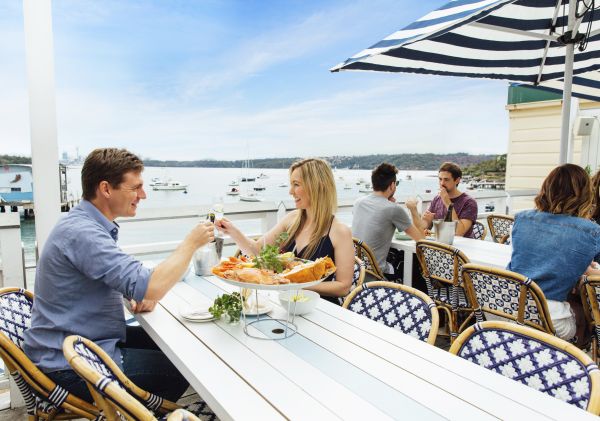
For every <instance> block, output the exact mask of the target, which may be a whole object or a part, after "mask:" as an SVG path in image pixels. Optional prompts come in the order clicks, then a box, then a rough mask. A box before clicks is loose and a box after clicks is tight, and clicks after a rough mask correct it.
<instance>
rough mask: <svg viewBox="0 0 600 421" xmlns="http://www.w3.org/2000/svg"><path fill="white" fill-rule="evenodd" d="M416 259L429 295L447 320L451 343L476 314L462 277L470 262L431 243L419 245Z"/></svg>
mask: <svg viewBox="0 0 600 421" xmlns="http://www.w3.org/2000/svg"><path fill="white" fill-rule="evenodd" d="M417 258H418V260H419V264H420V265H421V272H422V274H423V278H424V279H425V284H426V286H427V294H428V295H429V297H430V298H431V299H432V300H433V301H434V302H435V304H436V305H437V306H438V307H439V308H440V309H442V310H444V312H445V313H446V315H447V316H448V327H449V331H450V341H453V340H454V338H455V337H456V336H457V335H458V333H459V332H460V331H462V330H463V329H464V327H465V326H467V324H468V323H469V322H470V320H471V318H472V317H473V314H474V311H475V305H476V304H475V303H472V301H471V300H469V299H468V297H467V295H466V294H465V290H464V288H463V282H462V274H461V272H462V267H463V266H464V265H465V264H467V263H469V259H468V258H467V256H465V254H464V253H463V252H462V251H460V250H459V249H457V248H456V247H452V246H449V245H447V244H442V243H439V242H436V241H428V240H419V241H417ZM459 317H461V318H462V323H460V324H459Z"/></svg>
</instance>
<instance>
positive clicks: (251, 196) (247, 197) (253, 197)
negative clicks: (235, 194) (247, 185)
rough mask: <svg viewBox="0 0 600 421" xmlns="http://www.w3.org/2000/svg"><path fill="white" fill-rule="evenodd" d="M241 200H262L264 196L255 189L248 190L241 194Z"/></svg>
mask: <svg viewBox="0 0 600 421" xmlns="http://www.w3.org/2000/svg"><path fill="white" fill-rule="evenodd" d="M240 200H241V201H242V202H262V201H263V199H262V197H260V196H258V195H257V194H256V193H254V192H253V191H249V192H246V193H245V194H240Z"/></svg>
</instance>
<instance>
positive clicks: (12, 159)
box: [0, 155, 31, 165]
mask: <svg viewBox="0 0 600 421" xmlns="http://www.w3.org/2000/svg"><path fill="white" fill-rule="evenodd" d="M7 164H31V158H29V157H27V156H15V155H0V165H7Z"/></svg>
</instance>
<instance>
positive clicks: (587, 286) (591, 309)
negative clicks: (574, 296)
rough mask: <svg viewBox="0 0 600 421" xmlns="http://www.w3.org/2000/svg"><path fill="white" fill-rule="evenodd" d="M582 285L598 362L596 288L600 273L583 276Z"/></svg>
mask: <svg viewBox="0 0 600 421" xmlns="http://www.w3.org/2000/svg"><path fill="white" fill-rule="evenodd" d="M581 282H582V285H581V287H580V288H579V293H580V296H581V304H582V305H583V312H584V314H585V320H586V322H587V323H588V325H589V326H590V328H591V329H592V332H593V333H592V358H593V359H594V361H595V362H596V364H599V363H600V355H599V354H600V352H599V350H598V348H599V346H600V304H599V303H598V297H597V296H596V291H595V288H596V287H597V288H600V275H595V276H586V275H583V276H582V277H581Z"/></svg>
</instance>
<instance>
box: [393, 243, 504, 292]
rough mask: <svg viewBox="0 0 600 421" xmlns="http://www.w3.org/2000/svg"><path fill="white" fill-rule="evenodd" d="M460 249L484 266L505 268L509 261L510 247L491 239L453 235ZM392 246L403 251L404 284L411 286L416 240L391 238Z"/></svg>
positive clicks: (455, 245) (454, 244)
mask: <svg viewBox="0 0 600 421" xmlns="http://www.w3.org/2000/svg"><path fill="white" fill-rule="evenodd" d="M452 245H453V246H454V247H456V248H458V249H460V250H461V251H462V252H463V253H464V254H465V255H466V256H467V257H468V258H469V260H470V261H471V262H472V263H478V264H481V265H486V266H493V267H498V268H502V269H504V268H506V265H508V262H510V256H511V253H512V247H511V246H510V245H505V244H499V243H494V242H491V241H482V240H474V239H472V238H464V237H454V242H453V244H452ZM392 247H393V248H396V249H398V250H402V251H404V273H403V278H402V279H403V281H404V285H408V286H412V274H413V255H414V254H415V253H416V250H417V248H416V242H415V241H413V240H396V239H394V240H392Z"/></svg>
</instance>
